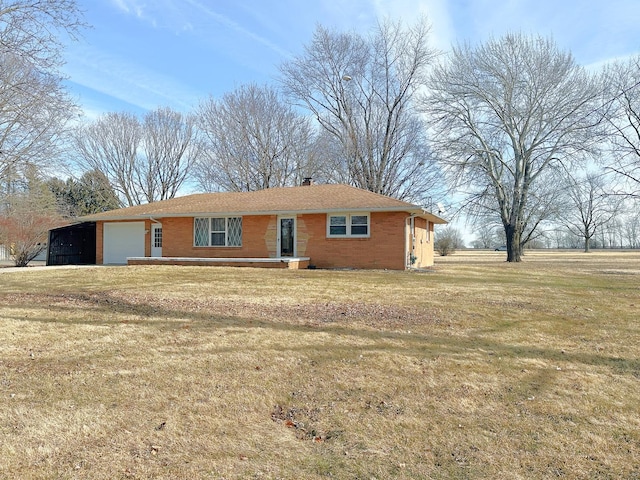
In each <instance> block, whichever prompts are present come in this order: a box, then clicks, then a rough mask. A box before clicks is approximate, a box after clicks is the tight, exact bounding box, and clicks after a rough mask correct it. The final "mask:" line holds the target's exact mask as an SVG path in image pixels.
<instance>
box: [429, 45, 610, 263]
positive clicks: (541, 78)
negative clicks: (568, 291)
mask: <svg viewBox="0 0 640 480" xmlns="http://www.w3.org/2000/svg"><path fill="white" fill-rule="evenodd" d="M430 86H431V91H430V93H429V94H428V95H427V96H426V97H425V99H424V105H425V110H426V111H427V112H429V113H430V115H431V118H432V120H433V127H434V133H433V136H432V138H433V144H434V148H435V149H436V150H437V152H438V154H439V156H440V159H441V160H442V163H443V165H444V166H445V168H446V169H447V174H448V175H449V178H450V180H451V183H452V184H453V185H454V187H459V188H464V189H466V192H467V195H466V196H467V201H468V204H469V205H470V207H471V212H472V213H473V212H478V211H486V210H487V209H492V210H493V212H495V214H497V215H498V216H499V218H500V219H501V222H502V225H503V228H504V230H505V235H506V240H507V260H508V261H510V262H518V261H520V260H521V255H522V248H523V246H524V244H525V243H527V242H528V241H531V240H533V239H535V235H536V231H537V230H538V227H539V226H540V224H541V222H542V221H544V219H545V218H546V217H548V215H551V214H553V213H554V209H553V202H550V200H549V199H550V198H552V196H553V194H554V191H555V190H556V189H555V185H556V183H557V181H556V178H557V176H558V175H559V174H560V173H561V172H563V171H564V167H563V165H566V166H567V167H568V164H569V163H570V162H572V161H573V160H574V159H575V158H584V155H586V154H588V153H590V152H591V151H592V150H593V149H594V143H595V141H594V140H595V138H594V136H595V128H596V127H597V126H598V125H599V124H600V122H601V118H602V112H601V108H600V107H601V106H602V103H601V94H602V89H601V86H600V83H599V82H598V79H597V78H595V77H593V76H591V75H589V74H588V73H587V72H586V71H585V70H584V69H583V68H581V67H579V66H578V65H576V63H575V61H574V59H573V57H572V56H571V54H569V53H566V52H562V51H560V50H559V49H558V48H557V47H556V45H555V43H554V42H553V41H552V40H550V39H544V38H540V37H537V38H527V37H525V36H523V35H515V34H513V35H507V36H505V37H503V38H501V39H497V40H496V39H492V40H490V41H488V42H486V43H485V44H484V45H480V46H478V47H472V46H470V45H461V46H457V47H455V48H454V49H453V52H452V54H451V57H450V58H449V60H448V61H447V62H446V63H443V64H442V65H439V66H438V67H436V68H435V70H434V72H433V75H432V79H431V83H430ZM578 154H580V155H578Z"/></svg>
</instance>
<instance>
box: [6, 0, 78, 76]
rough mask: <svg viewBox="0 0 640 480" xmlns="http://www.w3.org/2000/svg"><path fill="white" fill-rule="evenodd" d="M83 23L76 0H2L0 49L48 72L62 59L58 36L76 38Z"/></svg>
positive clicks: (60, 42)
mask: <svg viewBox="0 0 640 480" xmlns="http://www.w3.org/2000/svg"><path fill="white" fill-rule="evenodd" d="M84 26H85V24H84V22H83V20H82V12H81V11H80V9H79V7H78V4H77V2H76V0H3V1H2V2H0V52H1V53H3V54H4V53H7V52H10V53H11V54H12V55H14V56H15V57H18V58H21V59H22V60H23V61H25V62H27V63H29V64H31V65H32V66H34V67H36V68H37V69H38V70H40V71H47V72H50V73H51V72H52V71H54V70H55V69H56V68H57V67H59V66H60V65H61V64H62V63H63V58H62V51H63V43H62V41H61V37H62V36H65V35H66V36H69V37H71V38H74V39H75V38H77V36H78V35H79V32H80V30H81V29H82V28H84Z"/></svg>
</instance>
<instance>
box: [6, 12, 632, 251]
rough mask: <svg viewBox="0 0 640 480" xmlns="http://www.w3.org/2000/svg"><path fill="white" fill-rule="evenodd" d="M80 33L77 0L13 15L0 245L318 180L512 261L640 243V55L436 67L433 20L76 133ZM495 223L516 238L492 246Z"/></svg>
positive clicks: (481, 53) (353, 37)
mask: <svg viewBox="0 0 640 480" xmlns="http://www.w3.org/2000/svg"><path fill="white" fill-rule="evenodd" d="M83 27H84V24H83V20H82V15H81V12H80V10H79V8H78V5H77V3H76V1H75V0H39V1H37V2H33V1H30V0H10V1H6V2H2V3H1V4H0V217H1V218H2V219H3V223H2V225H4V226H1V225H0V243H4V244H6V243H7V242H8V243H12V244H15V243H16V242H15V241H13V240H12V238H13V237H12V235H13V232H15V231H16V229H15V228H14V227H10V226H8V225H11V222H10V221H9V220H10V219H11V218H12V215H17V213H16V212H18V210H20V209H18V206H19V205H21V202H23V201H24V202H23V203H25V204H27V205H31V206H30V207H29V208H33V209H35V210H37V211H38V212H41V213H42V212H47V214H48V215H50V216H51V218H52V219H55V222H54V223H60V222H63V221H65V219H67V221H68V219H70V218H75V217H78V216H82V215H86V214H90V213H93V212H97V211H103V210H107V209H111V208H115V207H119V206H130V205H137V204H141V203H146V202H152V201H157V200H164V199H168V198H173V197H175V196H176V195H178V194H179V193H180V192H181V191H184V189H185V188H187V186H189V187H190V188H198V189H200V190H203V191H221V190H227V191H228V190H233V191H249V190H257V189H264V188H274V187H282V186H291V185H299V184H300V182H301V180H302V179H303V178H305V177H312V178H314V179H315V181H317V182H343V183H348V184H351V185H354V186H357V187H360V188H364V189H367V190H370V191H373V192H376V193H380V194H384V195H390V196H393V197H396V198H400V199H404V200H407V201H411V202H414V203H419V204H427V203H428V202H429V199H433V198H438V199H441V198H442V199H444V198H447V199H448V200H449V203H452V204H456V205H461V207H460V209H459V213H464V214H465V215H466V217H467V218H469V219H470V221H472V222H473V223H474V224H475V227H476V230H477V232H478V238H477V241H478V242H479V244H483V245H487V244H488V243H501V244H504V245H506V250H507V260H508V261H513V262H517V261H520V259H521V256H522V254H523V249H524V248H525V247H526V246H531V245H551V244H556V245H559V244H560V243H561V242H560V238H561V237H562V238H565V239H569V238H572V239H578V240H579V243H580V244H581V248H584V249H585V250H587V251H588V250H589V249H590V248H591V247H592V246H593V245H610V246H613V245H614V244H617V245H622V244H625V245H629V246H635V245H637V244H638V238H637V230H638V229H637V228H636V226H635V225H636V223H637V221H636V219H635V216H634V208H636V207H637V204H636V203H635V201H636V200H637V199H638V198H640V188H639V184H640V133H639V132H640V115H639V113H638V112H640V56H639V55H636V56H634V57H632V58H630V59H628V60H625V61H618V62H614V63H611V64H609V65H606V66H605V67H604V68H602V69H601V70H598V71H589V70H586V69H585V68H584V67H582V66H580V65H579V64H577V63H576V61H575V59H574V58H573V56H572V55H571V53H570V52H568V51H565V50H563V49H561V48H559V47H558V45H557V44H556V43H555V42H554V40H553V39H552V38H549V37H541V36H528V35H523V34H507V35H505V36H503V37H500V38H492V39H490V40H487V41H486V42H484V43H481V44H478V45H470V44H466V43H463V44H458V45H454V46H453V47H452V49H451V51H450V52H448V53H447V54H446V55H442V56H438V55H437V54H436V52H435V50H434V49H433V48H432V47H430V45H429V29H430V27H429V24H428V22H427V21H426V19H424V18H419V19H418V20H417V21H416V22H415V23H414V24H412V25H403V24H401V23H399V22H392V21H381V22H380V23H378V24H377V25H376V26H375V27H374V28H373V29H372V30H371V31H370V32H368V33H364V34H361V33H355V32H348V33H346V32H340V31H335V30H331V29H328V28H326V27H323V26H318V27H317V28H316V30H315V32H314V34H313V36H312V38H311V40H310V41H309V43H308V44H307V45H305V46H304V48H303V50H302V53H300V54H299V55H297V56H295V57H293V58H291V59H288V60H287V61H285V62H284V63H283V64H282V65H280V66H279V70H280V77H279V79H277V81H276V82H274V84H271V85H256V84H246V85H241V86H239V87H238V88H237V89H235V90H234V91H232V92H228V93H226V94H224V95H222V97H221V98H214V97H209V98H206V99H202V100H201V102H200V104H199V105H198V106H197V107H196V108H195V109H194V111H192V112H178V111H175V110H173V109H171V108H168V107H163V106H158V108H156V109H155V110H151V111H149V112H147V113H146V114H145V115H143V116H142V117H138V116H136V115H133V114H131V113H128V112H109V113H106V114H104V115H103V116H101V117H100V118H98V119H96V120H93V121H83V122H80V123H78V122H77V121H75V120H76V119H77V118H78V117H77V113H78V110H77V108H76V107H75V106H74V104H73V102H72V100H71V99H70V97H69V96H68V94H67V92H66V91H65V88H64V86H63V84H62V81H61V77H60V74H59V71H58V68H59V66H60V64H61V60H62V46H61V45H62V43H61V38H62V37H63V36H67V37H71V38H76V37H77V35H78V33H79V31H80V30H81V29H82V28H83ZM18 107H19V108H18ZM43 188H44V189H45V190H46V191H48V194H46V195H44V194H43V191H44V190H43ZM30 196H32V197H33V199H31V200H29V201H28V202H26V199H27V198H28V197H30ZM36 200H37V202H39V203H38V205H40V203H41V204H42V205H40V206H39V207H37V206H35V204H34V203H33V202H34V201H36ZM21 208H22V207H21ZM21 211H22V210H21ZM20 215H23V213H20ZM23 216H24V215H23ZM634 222H635V223H634ZM496 229H499V232H500V233H499V237H500V239H501V241H500V242H495V238H494V239H493V240H491V241H488V240H487V238H486V235H485V233H486V231H487V230H491V231H493V232H494V233H495V231H496ZM553 232H556V233H553ZM613 232H615V234H614V233H613ZM445 233H446V232H445ZM449 233H451V232H449ZM440 238H441V239H442V238H444V235H441V236H440ZM567 241H568V240H567ZM563 242H564V243H566V241H565V240H563ZM36 243H37V242H36ZM569 243H571V242H569ZM574 243H575V244H576V245H577V243H578V242H577V240H576V242H574ZM32 253H33V252H32ZM28 256H29V255H27V257H28Z"/></svg>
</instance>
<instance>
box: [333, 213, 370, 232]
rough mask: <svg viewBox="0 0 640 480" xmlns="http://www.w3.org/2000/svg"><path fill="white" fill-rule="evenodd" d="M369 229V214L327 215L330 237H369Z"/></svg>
mask: <svg viewBox="0 0 640 480" xmlns="http://www.w3.org/2000/svg"><path fill="white" fill-rule="evenodd" d="M369 228H370V226H369V214H368V213H357V214H356V213H352V214H348V213H345V214H336V215H327V236H328V237H335V238H344V237H368V236H369Z"/></svg>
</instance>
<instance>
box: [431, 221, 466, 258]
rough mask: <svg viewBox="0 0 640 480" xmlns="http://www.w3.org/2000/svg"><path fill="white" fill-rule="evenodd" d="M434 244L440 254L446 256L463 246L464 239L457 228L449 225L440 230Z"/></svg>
mask: <svg viewBox="0 0 640 480" xmlns="http://www.w3.org/2000/svg"><path fill="white" fill-rule="evenodd" d="M433 246H434V248H435V249H436V252H438V253H439V254H440V256H442V257H446V256H447V255H451V254H453V253H456V249H458V248H463V247H464V240H463V239H462V236H461V235H460V232H459V231H458V230H457V229H455V228H453V227H451V226H448V227H445V228H442V229H439V230H438V232H437V233H436V237H435V242H434V244H433Z"/></svg>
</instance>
